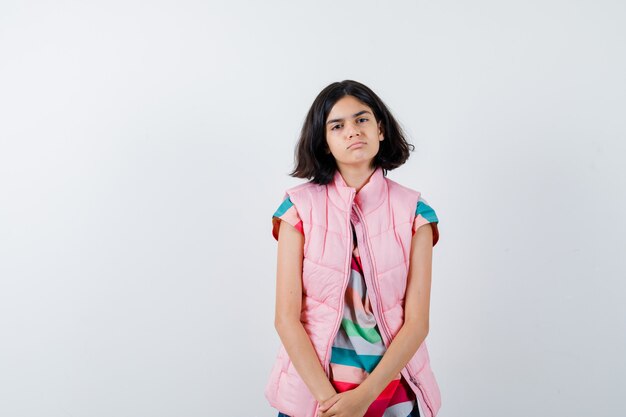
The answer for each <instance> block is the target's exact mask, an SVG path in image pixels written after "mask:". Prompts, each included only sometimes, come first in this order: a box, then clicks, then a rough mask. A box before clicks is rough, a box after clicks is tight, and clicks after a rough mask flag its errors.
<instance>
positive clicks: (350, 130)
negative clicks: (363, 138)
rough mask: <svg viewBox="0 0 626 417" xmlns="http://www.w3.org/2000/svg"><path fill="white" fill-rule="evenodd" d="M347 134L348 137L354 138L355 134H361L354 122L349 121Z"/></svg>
mask: <svg viewBox="0 0 626 417" xmlns="http://www.w3.org/2000/svg"><path fill="white" fill-rule="evenodd" d="M346 134H347V135H348V138H352V137H353V136H359V129H358V128H357V126H356V125H354V124H353V123H349V124H348V126H347V127H346Z"/></svg>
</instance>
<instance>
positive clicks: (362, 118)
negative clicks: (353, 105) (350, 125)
mask: <svg viewBox="0 0 626 417" xmlns="http://www.w3.org/2000/svg"><path fill="white" fill-rule="evenodd" d="M357 120H365V121H366V122H367V121H368V120H369V119H368V118H366V117H361V118H359V119H357Z"/></svg>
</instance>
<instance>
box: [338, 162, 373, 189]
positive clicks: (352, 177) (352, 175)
mask: <svg viewBox="0 0 626 417" xmlns="http://www.w3.org/2000/svg"><path fill="white" fill-rule="evenodd" d="M337 169H338V170H339V173H340V174H341V176H342V177H343V180H344V181H345V182H346V185H347V186H348V187H352V188H354V189H356V192H357V193H358V192H359V191H360V190H361V188H363V186H364V185H365V184H367V182H368V181H369V179H370V177H371V176H372V174H373V173H374V171H376V168H370V167H366V168H356V167H341V168H337Z"/></svg>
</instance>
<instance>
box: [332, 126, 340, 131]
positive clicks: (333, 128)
mask: <svg viewBox="0 0 626 417" xmlns="http://www.w3.org/2000/svg"><path fill="white" fill-rule="evenodd" d="M339 126H341V125H335V126H333V127H331V128H330V130H335V128H336V127H339Z"/></svg>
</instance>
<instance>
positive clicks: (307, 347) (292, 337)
mask: <svg viewBox="0 0 626 417" xmlns="http://www.w3.org/2000/svg"><path fill="white" fill-rule="evenodd" d="M303 250H304V236H302V234H301V233H300V232H299V231H298V230H296V228H295V227H293V226H292V225H290V224H289V223H287V222H285V221H281V222H280V229H279V233H278V265H277V274H276V313H275V314H276V315H275V319H274V326H275V327H276V331H277V332H278V335H279V336H280V339H281V341H282V343H283V346H284V347H285V350H286V351H287V354H288V355H289V358H290V359H291V361H292V363H293V366H294V368H295V369H296V371H297V372H298V374H299V375H300V377H301V378H302V380H303V381H304V383H305V384H306V385H307V387H308V388H309V391H311V394H312V395H313V396H314V397H315V399H316V400H317V401H318V402H321V401H324V400H326V399H327V398H330V397H331V396H333V395H335V394H336V391H335V388H334V387H333V386H332V384H331V383H330V381H329V380H328V377H327V376H326V372H325V371H324V368H323V367H322V364H321V363H320V361H319V359H318V357H317V354H316V353H315V349H314V348H313V345H312V343H311V339H310V338H309V335H308V334H307V333H306V331H305V329H304V326H303V325H302V322H301V321H300V313H301V308H302V258H303Z"/></svg>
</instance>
